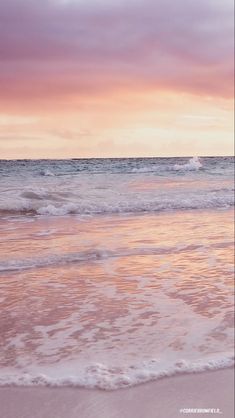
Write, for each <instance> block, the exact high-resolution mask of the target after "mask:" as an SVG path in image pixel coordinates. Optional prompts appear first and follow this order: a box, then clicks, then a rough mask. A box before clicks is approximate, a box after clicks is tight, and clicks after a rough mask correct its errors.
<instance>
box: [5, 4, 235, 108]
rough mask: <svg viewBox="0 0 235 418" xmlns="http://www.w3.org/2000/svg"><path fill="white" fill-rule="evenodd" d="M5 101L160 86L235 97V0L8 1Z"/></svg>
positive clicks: (6, 16) (6, 11)
mask: <svg viewBox="0 0 235 418" xmlns="http://www.w3.org/2000/svg"><path fill="white" fill-rule="evenodd" d="M0 61H1V63H0V89H1V91H2V97H3V99H2V100H7V99H9V100H11V99H16V98H17V97H20V98H22V97H25V98H29V99H31V98H37V97H43V96H45V95H46V96H47V97H48V96H51V97H55V96H58V95H59V96H64V95H66V94H68V95H71V94H81V95H83V94H93V93H94V92H95V93H97V92H101V93H103V92H104V91H106V90H108V89H112V88H118V87H123V88H132V87H133V88H135V87H136V86H139V87H142V86H143V87H148V86H149V87H156V88H169V89H175V90H180V91H185V92H193V93H197V94H206V95H219V96H225V97H229V96H232V95H233V2H232V0H231V1H230V0H223V2H222V1H221V0H197V1H195V0H177V1H173V0H164V1H163V0H132V1H129V2H128V3H127V4H125V3H124V2H117V1H114V2H112V3H111V4H110V3H109V4H108V2H102V1H99V2H97V1H95V0H87V1H86V2H85V1H81V0H77V1H76V0H74V1H72V2H71V1H70V2H69V1H68V2H61V1H60V2H59V1H56V0H54V1H52V0H51V1H49V0H48V1H46V0H42V1H40V2H39V1H36V0H2V1H1V3H0Z"/></svg>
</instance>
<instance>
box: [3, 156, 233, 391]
mask: <svg viewBox="0 0 235 418" xmlns="http://www.w3.org/2000/svg"><path fill="white" fill-rule="evenodd" d="M233 170H234V166H233V158H231V157H213V158H212V157H211V158H205V157H204V158H200V159H199V158H191V159H189V158H142V159H141V158H137V159H134V158H133V159H89V160H88V159H86V160H82V159H72V160H19V161H3V160H2V161H0V312H1V316H0V366H1V368H0V384H1V385H6V384H15V385H75V386H84V387H90V388H92V387H99V388H103V389H116V388H119V387H126V386H131V385H134V384H137V383H142V382H146V381H149V380H153V379H157V378H160V377H163V376H170V375H173V374H176V373H187V372H197V371H203V370H210V369H216V368H223V367H228V366H231V365H232V364H233V204H234V189H233V187H234V185H233V173H234V172H233Z"/></svg>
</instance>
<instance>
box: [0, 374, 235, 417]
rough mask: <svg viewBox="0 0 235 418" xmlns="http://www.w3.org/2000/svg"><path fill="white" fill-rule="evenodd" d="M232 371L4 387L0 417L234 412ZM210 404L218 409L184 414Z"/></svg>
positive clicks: (212, 414)
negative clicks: (92, 384)
mask: <svg viewBox="0 0 235 418" xmlns="http://www.w3.org/2000/svg"><path fill="white" fill-rule="evenodd" d="M233 390H234V371H233V369H225V370H218V371H212V372H205V373H198V374H190V375H181V376H175V377H171V378H164V379H161V380H158V381H155V382H150V383H146V384H143V385H139V386H135V387H132V388H127V389H121V390H116V391H102V390H96V389H80V388H46V387H44V388H43V387H34V388H23V387H17V388H16V387H5V388H1V389H0V416H1V418H178V417H181V418H182V417H186V416H188V417H189V416H191V417H192V416H198V417H200V418H204V417H209V416H211V417H212V416H214V417H216V416H222V417H223V418H232V417H233V416H234V404H233ZM184 408H205V409H208V408H214V409H219V410H220V414H219V413H209V412H206V411H205V413H186V411H185V412H180V410H181V409H184Z"/></svg>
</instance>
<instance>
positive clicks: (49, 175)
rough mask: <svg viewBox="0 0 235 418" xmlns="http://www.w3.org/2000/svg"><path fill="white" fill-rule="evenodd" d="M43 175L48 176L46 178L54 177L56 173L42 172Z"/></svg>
mask: <svg viewBox="0 0 235 418" xmlns="http://www.w3.org/2000/svg"><path fill="white" fill-rule="evenodd" d="M41 175H42V176H46V177H54V175H55V174H54V173H53V172H52V171H51V170H48V169H47V170H42V171H41Z"/></svg>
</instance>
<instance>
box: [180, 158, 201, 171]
mask: <svg viewBox="0 0 235 418" xmlns="http://www.w3.org/2000/svg"><path fill="white" fill-rule="evenodd" d="M202 167H203V166H202V163H201V161H200V159H199V157H193V158H190V160H189V161H188V162H187V163H186V164H175V165H174V170H176V171H198V170H200V169H201V168H202Z"/></svg>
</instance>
